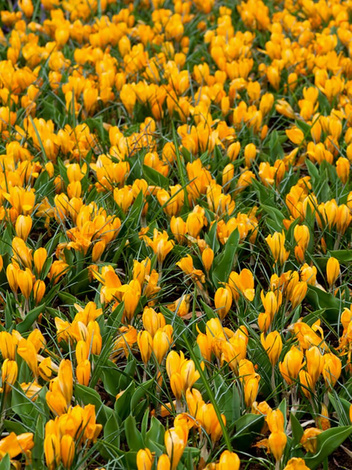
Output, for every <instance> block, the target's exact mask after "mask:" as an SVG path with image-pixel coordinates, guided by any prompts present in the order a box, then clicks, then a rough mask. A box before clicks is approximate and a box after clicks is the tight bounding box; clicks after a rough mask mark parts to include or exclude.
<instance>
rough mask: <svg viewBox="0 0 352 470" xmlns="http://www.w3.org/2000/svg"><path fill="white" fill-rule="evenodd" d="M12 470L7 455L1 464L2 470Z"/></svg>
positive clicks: (0, 469)
mask: <svg viewBox="0 0 352 470" xmlns="http://www.w3.org/2000/svg"><path fill="white" fill-rule="evenodd" d="M10 469H11V462H10V456H9V454H6V455H5V457H3V458H2V459H1V462H0V470H10Z"/></svg>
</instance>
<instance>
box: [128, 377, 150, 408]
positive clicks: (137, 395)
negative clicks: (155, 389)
mask: <svg viewBox="0 0 352 470" xmlns="http://www.w3.org/2000/svg"><path fill="white" fill-rule="evenodd" d="M154 383H155V380H154V379H150V380H148V381H147V382H144V383H142V384H140V385H139V386H138V387H137V388H136V391H135V392H134V394H133V395H132V398H131V408H132V410H134V408H135V407H136V406H137V405H138V403H139V402H140V401H141V399H142V398H143V397H145V396H146V395H147V394H148V390H149V389H150V388H151V387H152V386H153V384H154Z"/></svg>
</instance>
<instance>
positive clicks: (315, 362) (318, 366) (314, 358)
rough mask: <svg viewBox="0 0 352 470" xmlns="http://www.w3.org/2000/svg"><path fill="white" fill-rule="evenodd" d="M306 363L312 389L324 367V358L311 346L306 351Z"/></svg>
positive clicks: (316, 348) (317, 349)
mask: <svg viewBox="0 0 352 470" xmlns="http://www.w3.org/2000/svg"><path fill="white" fill-rule="evenodd" d="M306 362H307V369H308V372H309V375H310V377H311V379H312V384H313V387H314V385H315V384H316V382H317V380H318V378H319V375H320V374H321V372H322V370H323V366H324V357H323V356H322V354H321V352H320V350H319V348H318V347H317V346H312V347H310V348H309V349H307V350H306Z"/></svg>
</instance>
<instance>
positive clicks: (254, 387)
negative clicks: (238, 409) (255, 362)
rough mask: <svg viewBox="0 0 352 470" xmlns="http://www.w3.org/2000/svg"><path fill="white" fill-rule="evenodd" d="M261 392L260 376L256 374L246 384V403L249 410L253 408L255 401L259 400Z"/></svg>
mask: <svg viewBox="0 0 352 470" xmlns="http://www.w3.org/2000/svg"><path fill="white" fill-rule="evenodd" d="M258 390H259V376H258V374H256V375H255V376H254V377H250V378H249V379H248V380H246V381H245V384H244V401H245V403H246V406H247V408H251V407H252V405H253V403H254V401H255V399H256V398H257V395H258Z"/></svg>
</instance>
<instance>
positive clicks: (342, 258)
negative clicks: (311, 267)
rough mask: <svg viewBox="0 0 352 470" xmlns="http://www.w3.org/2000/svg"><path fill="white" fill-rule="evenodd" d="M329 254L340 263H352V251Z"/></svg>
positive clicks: (331, 252)
mask: <svg viewBox="0 0 352 470" xmlns="http://www.w3.org/2000/svg"><path fill="white" fill-rule="evenodd" d="M329 253H330V255H331V256H333V257H334V258H336V259H337V260H338V261H339V262H340V263H343V264H345V263H351V262H352V250H330V251H329ZM326 261H327V260H326Z"/></svg>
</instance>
